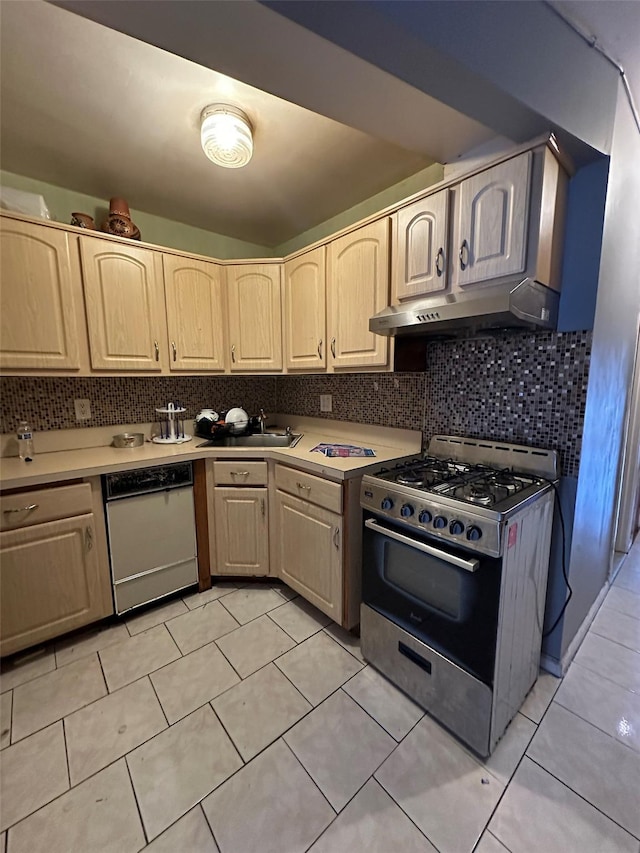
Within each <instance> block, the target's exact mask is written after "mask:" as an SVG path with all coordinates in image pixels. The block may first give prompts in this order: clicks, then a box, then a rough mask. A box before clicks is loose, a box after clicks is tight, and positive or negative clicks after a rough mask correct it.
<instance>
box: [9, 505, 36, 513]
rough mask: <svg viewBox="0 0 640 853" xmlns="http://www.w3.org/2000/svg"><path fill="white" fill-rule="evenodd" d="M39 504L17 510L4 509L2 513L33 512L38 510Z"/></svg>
mask: <svg viewBox="0 0 640 853" xmlns="http://www.w3.org/2000/svg"><path fill="white" fill-rule="evenodd" d="M39 506H40V504H29V506H21V507H18V509H4V510H3V512H7V513H8V512H33V510H34V509H38V507H39Z"/></svg>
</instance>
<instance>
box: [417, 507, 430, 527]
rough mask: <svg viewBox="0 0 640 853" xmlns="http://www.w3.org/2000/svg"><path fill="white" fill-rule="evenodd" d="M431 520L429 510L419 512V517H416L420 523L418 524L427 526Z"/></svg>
mask: <svg viewBox="0 0 640 853" xmlns="http://www.w3.org/2000/svg"><path fill="white" fill-rule="evenodd" d="M432 518H433V516H432V515H431V513H430V512H429V510H428V509H423V510H422V511H421V512H420V515H419V516H418V521H419V522H420V524H429V522H430V521H431V519H432Z"/></svg>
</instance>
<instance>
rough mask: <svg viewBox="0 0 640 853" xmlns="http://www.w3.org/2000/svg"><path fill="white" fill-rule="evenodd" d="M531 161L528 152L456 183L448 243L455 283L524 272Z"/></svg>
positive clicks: (485, 279)
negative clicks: (451, 236)
mask: <svg viewBox="0 0 640 853" xmlns="http://www.w3.org/2000/svg"><path fill="white" fill-rule="evenodd" d="M531 157H532V155H531V152H530V151H527V152H525V153H524V154H520V155H519V156H518V157H514V158H513V160H507V161H506V162H505V163H500V164H499V165H497V166H494V167H493V168H492V169H487V170H486V171H484V172H480V174H478V175H474V176H473V177H472V178H467V180H466V181H462V183H461V184H460V187H459V190H458V194H459V197H458V207H457V210H458V214H457V217H456V229H455V234H454V242H453V251H454V252H455V253H456V256H455V259H454V264H453V269H454V282H455V283H456V284H458V285H468V284H474V283H475V282H479V281H487V280H490V279H492V278H499V277H500V276H503V275H511V274H516V273H519V272H522V271H523V270H524V269H525V266H526V249H527V229H528V223H529V187H530V183H531Z"/></svg>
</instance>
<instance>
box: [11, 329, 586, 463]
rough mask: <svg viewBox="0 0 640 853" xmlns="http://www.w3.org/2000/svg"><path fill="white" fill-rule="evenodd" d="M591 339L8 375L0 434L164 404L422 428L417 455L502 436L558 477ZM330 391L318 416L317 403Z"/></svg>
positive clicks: (569, 336) (571, 336) (542, 337)
mask: <svg viewBox="0 0 640 853" xmlns="http://www.w3.org/2000/svg"><path fill="white" fill-rule="evenodd" d="M590 356H591V333H590V332H535V333H533V332H519V333H513V332H510V333H498V334H496V335H492V336H490V337H489V336H487V337H483V338H473V339H469V340H463V341H447V342H440V341H439V342H434V343H431V344H430V345H429V348H428V350H427V364H426V369H425V372H424V373H395V374H389V373H368V374H353V373H352V374H344V375H328V376H277V377H275V376H268V377H256V376H250V377H236V376H219V377H172V376H169V377H164V376H157V377H116V378H108V377H105V378H93V377H90V378H77V379H74V378H50V379H47V378H37V379H35V378H34V379H31V378H24V377H20V378H13V377H5V378H3V379H2V380H0V388H1V390H2V427H1V428H2V432H5V433H6V432H14V431H15V430H16V428H17V426H18V424H19V422H20V420H22V419H25V418H26V419H29V420H30V422H31V425H32V426H33V428H34V429H35V430H50V429H68V428H72V427H78V426H79V425H80V424H78V423H77V422H76V420H75V414H74V406H73V401H74V399H78V398H81V399H83V398H84V399H88V400H90V401H91V410H92V417H91V420H89V421H84V422H83V425H86V426H111V425H117V424H122V423H139V422H147V421H152V420H154V418H155V412H154V409H155V407H156V406H161V405H164V404H166V403H167V402H169V401H170V400H174V401H179V402H180V403H181V404H182V405H184V406H186V408H187V416H188V418H193V417H194V416H195V414H196V413H197V412H198V411H199V410H200V409H201V408H202V407H204V406H212V407H213V408H218V409H222V408H230V407H231V406H235V405H240V406H242V407H243V408H245V409H246V410H247V411H248V412H249V414H256V413H257V412H258V411H259V409H260V408H261V407H262V408H264V409H265V411H266V412H282V413H287V414H293V415H308V416H311V417H327V418H333V419H335V420H345V421H355V422H362V423H369V424H379V425H381V426H396V427H403V428H405V429H420V430H422V432H423V435H424V443H425V446H426V444H428V442H429V439H430V438H431V436H432V435H434V434H436V433H451V434H453V435H468V436H473V437H475V438H488V439H501V440H503V441H510V442H514V443H518V444H527V445H531V446H538V447H548V448H551V449H554V450H558V451H559V452H560V457H561V463H562V472H563V474H565V475H567V476H576V475H577V473H578V466H579V461H580V449H581V444H582V427H583V422H584V409H585V403H586V390H587V379H588V373H589V361H590ZM320 394H331V395H332V398H333V400H332V402H333V411H332V412H331V413H330V414H326V415H322V414H321V413H320V411H319V395H320Z"/></svg>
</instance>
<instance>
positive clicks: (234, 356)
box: [231, 344, 236, 364]
mask: <svg viewBox="0 0 640 853" xmlns="http://www.w3.org/2000/svg"><path fill="white" fill-rule="evenodd" d="M231 361H232V362H233V363H234V364H235V363H236V345H235V344H233V346H232V347H231Z"/></svg>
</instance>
